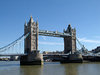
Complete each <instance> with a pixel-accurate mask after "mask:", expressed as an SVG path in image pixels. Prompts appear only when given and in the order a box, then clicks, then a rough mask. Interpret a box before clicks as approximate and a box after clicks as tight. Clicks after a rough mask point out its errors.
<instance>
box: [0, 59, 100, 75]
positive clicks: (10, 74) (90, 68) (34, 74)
mask: <svg viewBox="0 0 100 75" xmlns="http://www.w3.org/2000/svg"><path fill="white" fill-rule="evenodd" d="M0 75H100V63H96V62H94V63H67V64H60V63H59V62H45V63H44V65H33V66H20V63H19V61H0Z"/></svg>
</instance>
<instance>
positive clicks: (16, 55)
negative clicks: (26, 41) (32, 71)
mask: <svg viewBox="0 0 100 75" xmlns="http://www.w3.org/2000/svg"><path fill="white" fill-rule="evenodd" d="M24 55H27V54H0V56H24Z"/></svg>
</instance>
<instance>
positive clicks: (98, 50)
mask: <svg viewBox="0 0 100 75" xmlns="http://www.w3.org/2000/svg"><path fill="white" fill-rule="evenodd" d="M92 52H93V53H98V52H100V46H98V47H97V48H95V49H93V50H92Z"/></svg>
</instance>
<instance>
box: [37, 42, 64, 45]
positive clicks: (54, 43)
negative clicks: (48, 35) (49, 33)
mask: <svg viewBox="0 0 100 75" xmlns="http://www.w3.org/2000/svg"><path fill="white" fill-rule="evenodd" d="M39 44H42V45H64V43H58V42H42V41H39Z"/></svg>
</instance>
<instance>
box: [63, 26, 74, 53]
mask: <svg viewBox="0 0 100 75" xmlns="http://www.w3.org/2000/svg"><path fill="white" fill-rule="evenodd" d="M64 33H69V34H70V35H71V36H66V37H64V53H65V54H66V53H69V52H71V54H74V52H75V51H76V29H72V27H71V25H70V24H69V25H68V28H67V30H64Z"/></svg>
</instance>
